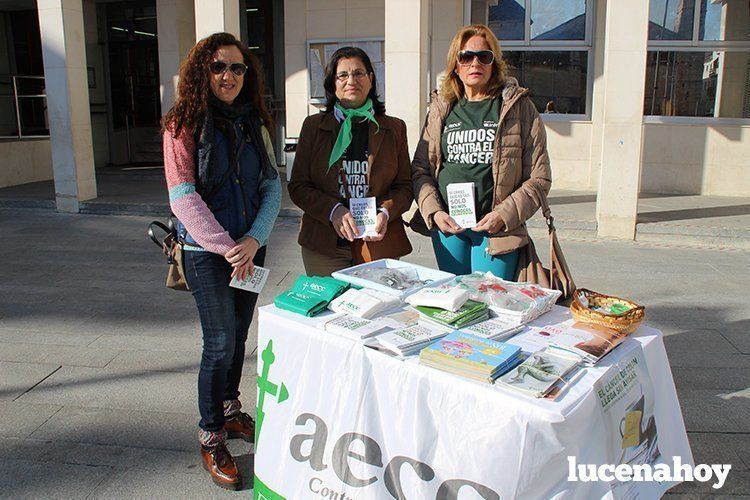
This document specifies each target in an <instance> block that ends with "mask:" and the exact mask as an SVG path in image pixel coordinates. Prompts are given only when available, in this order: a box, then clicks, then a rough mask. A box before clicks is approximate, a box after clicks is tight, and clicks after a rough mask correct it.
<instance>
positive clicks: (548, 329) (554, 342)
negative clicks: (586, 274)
mask: <svg viewBox="0 0 750 500" xmlns="http://www.w3.org/2000/svg"><path fill="white" fill-rule="evenodd" d="M626 338H627V334H623V333H620V332H618V331H617V330H613V329H611V328H607V327H605V326H601V325H595V324H591V323H583V322H580V321H575V320H572V319H570V320H566V321H563V322H562V323H558V324H554V325H545V326H529V327H528V328H527V329H525V330H524V331H522V332H520V333H519V334H517V335H515V336H514V337H512V338H510V339H508V342H509V343H511V344H514V345H517V346H519V347H520V348H521V349H523V350H524V351H525V352H527V353H531V352H534V351H538V350H540V349H543V348H544V347H547V346H554V347H557V348H559V349H562V350H567V351H569V352H570V353H572V354H575V355H577V356H579V357H580V358H582V359H583V360H584V361H585V362H586V363H587V364H591V365H593V364H596V363H597V362H598V361H599V360H600V359H602V358H603V357H604V356H605V355H606V354H608V353H609V352H611V351H612V350H613V349H614V348H615V347H617V346H618V345H620V343H621V342H622V341H623V340H625V339H626Z"/></svg>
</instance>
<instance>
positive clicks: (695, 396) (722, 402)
mask: <svg viewBox="0 0 750 500" xmlns="http://www.w3.org/2000/svg"><path fill="white" fill-rule="evenodd" d="M743 394H744V393H743ZM679 399H680V406H681V407H682V417H683V418H684V420H685V428H686V429H687V430H688V432H691V431H700V432H716V433H721V432H726V433H750V418H748V415H750V398H749V397H748V396H747V395H744V396H743V395H734V396H733V395H732V393H728V392H727V391H722V390H716V389H708V390H707V389H682V390H681V391H680V393H679ZM748 491H750V490H748Z"/></svg>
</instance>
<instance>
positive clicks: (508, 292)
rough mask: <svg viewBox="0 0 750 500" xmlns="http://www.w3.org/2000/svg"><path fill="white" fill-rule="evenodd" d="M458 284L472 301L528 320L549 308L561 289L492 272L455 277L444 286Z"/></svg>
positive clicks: (520, 321)
mask: <svg viewBox="0 0 750 500" xmlns="http://www.w3.org/2000/svg"><path fill="white" fill-rule="evenodd" d="M455 286H458V287H459V288H462V289H464V290H467V291H468V292H469V294H470V296H471V299H472V300H476V301H480V302H484V303H485V304H487V305H488V306H489V307H490V309H491V310H492V312H494V313H495V314H496V315H497V316H500V317H505V318H508V319H513V320H517V321H518V322H519V323H524V324H525V323H528V322H530V321H532V320H534V319H535V318H537V317H539V316H541V315H542V314H544V313H546V312H548V311H550V310H551V309H552V306H553V305H555V302H557V299H558V298H559V297H560V295H561V294H562V292H560V291H559V290H551V289H547V288H542V287H540V286H539V285H534V284H531V283H516V282H513V281H505V280H503V279H500V278H498V277H497V276H495V275H494V274H492V273H491V272H487V273H484V274H482V273H479V272H475V273H472V274H467V275H464V276H456V277H455V278H454V279H453V280H452V281H450V282H448V283H446V284H444V285H442V287H455Z"/></svg>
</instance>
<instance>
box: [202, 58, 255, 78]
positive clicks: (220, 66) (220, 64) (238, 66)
mask: <svg viewBox="0 0 750 500" xmlns="http://www.w3.org/2000/svg"><path fill="white" fill-rule="evenodd" d="M208 70H209V71H210V72H211V73H213V74H214V75H221V74H223V73H224V72H226V71H227V70H229V71H231V72H232V73H234V74H235V75H237V76H242V75H244V74H245V72H246V71H247V65H246V64H242V63H232V64H227V63H225V62H224V61H213V62H212V63H210V64H209V65H208Z"/></svg>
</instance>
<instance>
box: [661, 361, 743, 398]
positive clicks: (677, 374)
mask: <svg viewBox="0 0 750 500" xmlns="http://www.w3.org/2000/svg"><path fill="white" fill-rule="evenodd" d="M672 376H673V377H674V381H675V385H676V386H677V389H678V390H680V391H681V390H683V389H720V390H725V391H728V392H732V391H740V390H743V389H747V388H748V385H750V368H745V369H741V368H725V367H711V368H696V367H694V366H690V367H672Z"/></svg>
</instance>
